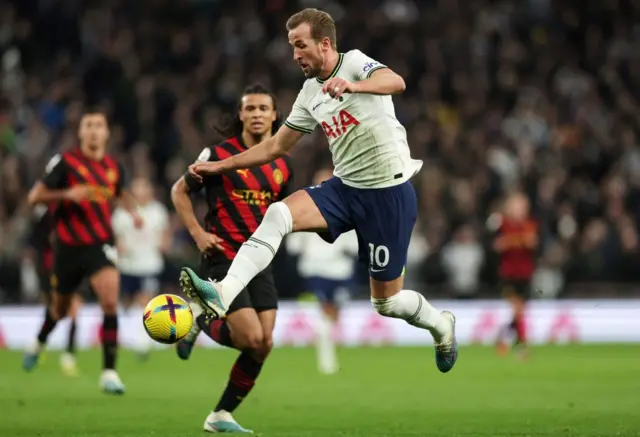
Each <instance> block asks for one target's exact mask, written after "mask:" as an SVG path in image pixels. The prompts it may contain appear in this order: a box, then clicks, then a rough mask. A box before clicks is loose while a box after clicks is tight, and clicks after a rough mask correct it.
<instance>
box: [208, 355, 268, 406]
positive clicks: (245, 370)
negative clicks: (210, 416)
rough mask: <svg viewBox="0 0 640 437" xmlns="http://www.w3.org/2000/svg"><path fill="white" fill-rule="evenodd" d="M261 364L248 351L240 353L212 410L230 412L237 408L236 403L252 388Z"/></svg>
mask: <svg viewBox="0 0 640 437" xmlns="http://www.w3.org/2000/svg"><path fill="white" fill-rule="evenodd" d="M262 365H263V362H261V361H258V360H257V359H256V358H255V357H253V356H252V354H251V353H250V352H243V353H241V354H240V356H239V357H238V359H237V360H236V362H235V364H234V365H233V368H232V369H231V375H230V376H229V383H228V384H227V387H226V389H225V391H224V393H222V397H221V398H220V401H219V402H218V405H217V406H216V408H215V409H214V410H213V411H214V412H219V411H227V412H229V413H232V412H233V411H234V410H235V409H236V408H238V405H240V403H242V401H243V400H244V398H245V397H246V396H247V395H248V394H249V392H251V389H253V386H254V385H255V383H256V379H257V378H258V375H260V371H261V370H262Z"/></svg>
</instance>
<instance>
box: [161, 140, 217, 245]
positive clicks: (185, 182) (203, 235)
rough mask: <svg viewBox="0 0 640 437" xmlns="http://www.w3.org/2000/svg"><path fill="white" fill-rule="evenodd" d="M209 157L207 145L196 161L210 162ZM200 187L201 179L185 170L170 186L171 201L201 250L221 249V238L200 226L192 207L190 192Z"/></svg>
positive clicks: (194, 191) (209, 152)
mask: <svg viewBox="0 0 640 437" xmlns="http://www.w3.org/2000/svg"><path fill="white" fill-rule="evenodd" d="M210 157H211V150H210V149H209V148H208V147H207V148H205V149H204V150H203V151H202V153H201V154H200V157H199V158H198V161H197V162H203V161H206V162H210V161H208V159H209V158H210ZM203 158H204V159H203ZM202 187H203V182H202V180H198V179H197V178H195V177H193V175H191V173H190V172H187V173H186V174H185V175H183V176H182V177H180V179H178V180H177V181H176V183H175V184H173V187H172V188H171V202H172V203H173V206H174V207H175V208H176V212H177V213H178V217H179V218H180V221H181V222H182V224H183V225H184V226H185V227H186V228H187V231H188V232H189V234H190V235H191V238H193V240H194V241H195V242H196V244H197V245H198V249H200V251H201V252H208V251H210V250H212V249H218V250H222V246H220V243H221V242H222V240H221V239H220V238H219V237H218V236H216V235H213V234H211V233H209V232H207V231H205V230H204V229H203V228H202V226H200V223H198V218H197V217H196V213H195V211H194V209H193V202H192V201H191V193H196V192H198V191H200V190H201V189H202Z"/></svg>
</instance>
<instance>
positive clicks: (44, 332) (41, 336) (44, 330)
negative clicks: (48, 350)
mask: <svg viewBox="0 0 640 437" xmlns="http://www.w3.org/2000/svg"><path fill="white" fill-rule="evenodd" d="M57 323H58V321H57V320H54V318H53V317H52V316H51V310H50V309H49V307H47V308H45V310H44V322H42V327H41V328H40V332H39V333H38V342H40V344H46V343H47V339H48V338H49V334H51V331H53V328H55V327H56V324H57Z"/></svg>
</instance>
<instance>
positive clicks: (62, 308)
mask: <svg viewBox="0 0 640 437" xmlns="http://www.w3.org/2000/svg"><path fill="white" fill-rule="evenodd" d="M73 296H74V294H73V293H64V294H63V293H60V292H58V291H56V290H51V296H50V302H51V304H50V307H49V308H50V309H51V310H52V311H53V314H52V316H53V318H54V319H56V320H60V319H62V318H64V317H67V316H68V315H69V312H70V309H71V305H72V303H73Z"/></svg>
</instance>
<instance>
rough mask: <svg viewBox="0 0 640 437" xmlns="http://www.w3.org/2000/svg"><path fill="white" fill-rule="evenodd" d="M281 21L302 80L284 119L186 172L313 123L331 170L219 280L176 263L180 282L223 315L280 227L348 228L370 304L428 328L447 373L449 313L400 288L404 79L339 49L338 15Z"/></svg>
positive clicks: (265, 259)
mask: <svg viewBox="0 0 640 437" xmlns="http://www.w3.org/2000/svg"><path fill="white" fill-rule="evenodd" d="M287 30H288V31H289V33H288V38H289V44H290V45H291V46H292V47H293V58H294V60H295V61H296V62H297V63H298V65H300V67H301V68H302V71H303V72H304V74H305V76H306V78H307V80H306V81H305V83H304V85H303V87H302V90H301V91H300V93H299V94H298V97H297V99H296V101H295V103H294V104H293V108H292V110H291V113H290V114H289V117H288V118H287V120H286V121H285V123H284V125H283V126H282V127H281V128H280V130H278V132H277V133H276V135H274V136H273V137H271V138H270V139H268V140H266V141H264V142H262V143H260V144H258V145H256V146H254V147H252V148H251V149H249V150H248V151H246V152H244V153H241V154H238V155H234V156H232V157H230V158H229V159H225V160H222V161H217V162H203V163H195V164H193V165H191V167H190V168H189V171H190V173H191V174H192V175H193V176H194V178H197V179H199V180H202V178H203V177H205V176H207V175H212V174H218V173H222V172H227V171H231V170H235V169H244V168H250V167H253V166H256V165H261V164H263V163H265V162H269V161H271V160H273V159H275V158H277V157H279V156H283V155H285V154H286V153H287V152H288V151H289V150H290V149H291V148H292V147H293V146H294V145H295V144H296V143H297V142H298V140H299V139H300V138H301V137H302V135H304V134H307V133H310V132H311V131H313V129H315V127H316V126H318V125H320V126H321V127H322V129H323V131H324V133H325V135H326V137H327V140H328V141H329V148H330V150H331V153H332V156H333V164H334V167H335V170H334V177H333V178H332V179H330V180H328V181H326V182H324V183H322V184H320V185H318V186H315V187H310V188H307V189H303V190H299V191H297V192H295V193H294V194H292V195H291V196H289V197H287V198H286V199H284V200H283V201H281V202H276V203H273V204H272V205H271V206H270V207H269V209H268V210H267V213H266V214H265V216H264V219H263V221H262V223H261V224H260V226H259V227H258V229H257V230H256V232H255V233H254V234H253V236H252V237H251V238H249V240H248V241H247V242H246V243H244V245H243V246H242V248H241V249H240V251H239V252H238V254H237V255H236V257H235V259H234V260H233V263H232V265H231V267H230V268H229V271H228V273H227V276H226V277H225V278H224V279H223V280H222V281H220V282H213V281H206V280H203V279H201V278H199V277H198V276H197V275H196V274H195V273H194V272H193V271H192V270H191V269H189V268H183V270H182V272H181V278H180V279H181V284H182V287H183V289H184V291H185V292H186V293H187V294H188V295H189V296H191V297H193V298H194V299H196V300H197V301H199V303H200V305H201V306H202V307H203V309H204V310H205V311H206V312H207V314H209V315H210V316H212V317H223V316H224V315H225V311H226V309H227V308H228V307H229V304H230V303H231V302H232V301H233V300H234V299H235V297H236V296H237V295H238V294H239V293H240V292H241V291H242V290H243V289H244V288H245V287H246V284H248V283H249V281H251V279H252V278H253V277H254V276H256V275H257V274H258V273H259V272H260V271H262V270H263V269H265V268H266V267H267V266H268V265H269V263H271V261H272V259H273V258H274V256H275V253H276V251H277V250H278V248H279V246H280V243H281V242H282V239H283V238H284V236H285V235H287V234H289V233H291V232H297V231H318V232H322V233H323V234H325V233H328V234H329V241H330V242H332V241H334V240H335V239H336V238H337V237H338V236H340V235H341V234H343V233H345V232H348V231H350V230H352V229H355V231H356V234H357V236H358V243H359V248H360V249H359V252H360V253H359V257H360V259H361V260H362V261H364V262H367V263H368V266H369V276H370V284H371V302H372V304H373V306H374V308H375V309H376V311H377V312H378V313H379V314H381V315H383V316H386V317H393V318H399V319H403V320H405V321H406V322H407V323H409V324H411V325H413V326H416V327H418V328H422V329H426V330H428V331H429V332H430V333H431V334H432V336H433V338H434V341H435V358H436V365H437V367H438V369H439V370H440V371H441V372H443V373H444V372H448V371H450V370H451V369H452V368H453V366H454V364H455V362H456V360H457V356H458V346H457V342H456V338H455V317H454V316H453V314H452V313H450V312H448V311H443V312H440V311H438V310H436V309H435V308H434V307H433V306H432V305H431V304H429V302H427V300H426V299H425V298H424V296H423V295H422V294H420V293H418V292H415V291H413V290H405V289H403V287H402V285H403V272H404V266H405V263H406V259H407V249H408V246H409V240H410V237H411V232H412V230H413V225H414V223H415V220H416V216H417V199H416V195H415V192H414V190H413V186H412V185H411V183H410V182H409V179H410V178H411V177H413V176H414V175H415V174H416V173H417V172H418V171H419V170H420V168H421V167H422V162H421V161H418V160H414V159H411V155H410V151H409V146H408V144H407V136H406V131H405V129H404V127H403V126H402V125H401V124H400V123H399V122H398V120H397V119H396V116H395V110H394V106H393V101H392V98H391V95H393V94H398V93H401V92H403V91H404V89H405V83H404V80H403V79H402V78H401V77H400V76H398V75H397V74H396V73H394V72H393V71H391V69H389V68H388V67H386V66H385V65H383V64H381V63H379V62H377V61H375V60H373V59H371V58H369V57H368V56H366V55H365V54H364V53H362V52H361V51H359V50H351V51H349V52H347V53H340V52H338V50H337V45H336V29H335V24H334V22H333V19H332V18H331V16H330V15H329V14H327V13H326V12H323V11H319V10H317V9H311V8H309V9H304V10H302V11H300V12H298V13H297V14H295V15H293V16H292V17H290V18H289V20H288V21H287Z"/></svg>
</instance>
